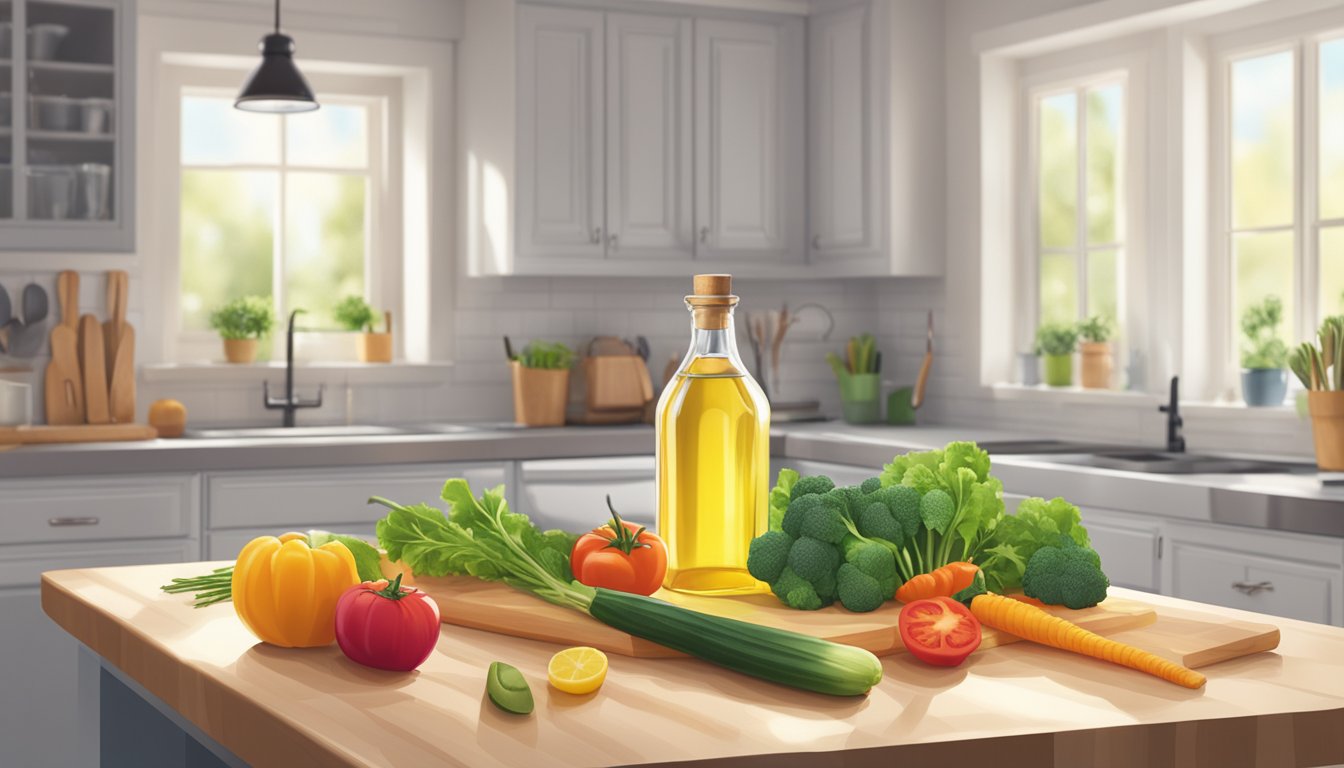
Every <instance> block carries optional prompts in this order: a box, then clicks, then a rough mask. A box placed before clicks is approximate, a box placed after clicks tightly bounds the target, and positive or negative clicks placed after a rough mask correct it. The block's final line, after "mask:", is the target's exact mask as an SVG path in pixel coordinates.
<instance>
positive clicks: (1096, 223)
mask: <svg viewBox="0 0 1344 768" xmlns="http://www.w3.org/2000/svg"><path fill="white" fill-rule="evenodd" d="M1123 110H1124V86H1122V85H1120V84H1119V83H1116V84H1114V85H1107V86H1104V87H1101V88H1094V89H1092V90H1089V91H1088V92H1087V241H1088V242H1089V243H1097V244H1103V243H1115V242H1119V241H1120V240H1121V238H1122V237H1123V235H1122V234H1121V230H1120V211H1121V206H1122V193H1121V189H1122V179H1121V170H1122V168H1123V163H1124V155H1123V145H1122V141H1123V134H1122V131H1123V127H1122V126H1123V125H1124V112H1123Z"/></svg>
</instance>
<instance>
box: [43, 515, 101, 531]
mask: <svg viewBox="0 0 1344 768" xmlns="http://www.w3.org/2000/svg"><path fill="white" fill-rule="evenodd" d="M97 524H98V518H96V517H52V518H48V519H47V525H49V526H51V527H52V528H65V527H67V526H71V525H97Z"/></svg>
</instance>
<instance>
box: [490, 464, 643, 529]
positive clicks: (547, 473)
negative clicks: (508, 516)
mask: <svg viewBox="0 0 1344 768" xmlns="http://www.w3.org/2000/svg"><path fill="white" fill-rule="evenodd" d="M656 476H657V474H656V472H655V469H654V458H653V457H652V456H615V457H599V458H591V459H544V460H539V461H523V462H519V464H518V493H517V496H516V503H515V505H514V508H515V509H516V510H517V511H519V512H522V513H523V514H526V515H527V516H528V517H530V518H532V521H533V522H534V523H536V525H537V526H538V527H540V528H561V529H563V530H566V531H575V532H578V531H586V530H589V529H591V528H596V527H598V526H600V525H602V524H603V523H604V522H606V521H607V520H610V519H611V513H610V512H609V511H608V510H607V496H610V497H611V503H612V506H614V507H615V508H616V511H617V512H619V513H620V515H621V519H623V520H629V521H630V522H632V523H639V524H640V525H644V526H648V528H649V530H654V531H656V530H657V527H658V497H657V491H656V486H655V482H656Z"/></svg>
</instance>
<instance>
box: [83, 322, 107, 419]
mask: <svg viewBox="0 0 1344 768" xmlns="http://www.w3.org/2000/svg"><path fill="white" fill-rule="evenodd" d="M103 349H104V347H103V326H102V325H100V324H99V323H98V318H96V317H94V316H93V315H84V316H83V317H81V318H80V319H79V368H80V372H81V374H82V379H81V381H82V382H83V385H84V421H85V422H86V423H89V424H106V423H108V421H110V420H111V419H110V417H109V415H108V410H107V397H108V387H107V365H106V364H104V363H103Z"/></svg>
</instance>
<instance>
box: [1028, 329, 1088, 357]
mask: <svg viewBox="0 0 1344 768" xmlns="http://www.w3.org/2000/svg"><path fill="white" fill-rule="evenodd" d="M1077 349H1078V326H1077V325H1075V324H1073V323H1046V324H1045V325H1042V326H1041V327H1039V328H1037V329H1036V354H1038V355H1055V356H1058V355H1072V354H1073V353H1074V352H1075V351H1077Z"/></svg>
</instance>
